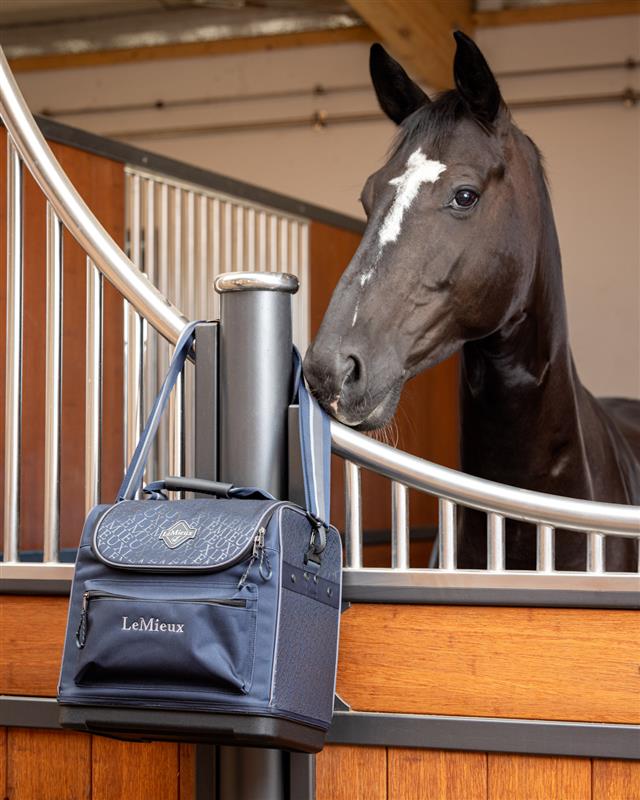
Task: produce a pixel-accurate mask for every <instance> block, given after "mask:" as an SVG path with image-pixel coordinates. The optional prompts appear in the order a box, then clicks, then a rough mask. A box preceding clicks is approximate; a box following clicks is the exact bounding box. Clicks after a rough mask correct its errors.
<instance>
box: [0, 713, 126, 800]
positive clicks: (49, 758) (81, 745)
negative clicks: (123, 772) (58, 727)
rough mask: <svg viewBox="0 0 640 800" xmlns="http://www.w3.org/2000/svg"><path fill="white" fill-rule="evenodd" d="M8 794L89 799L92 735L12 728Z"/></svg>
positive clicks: (36, 799)
mask: <svg viewBox="0 0 640 800" xmlns="http://www.w3.org/2000/svg"><path fill="white" fill-rule="evenodd" d="M7 796H8V798H9V800H87V798H89V797H91V739H90V737H89V736H86V735H84V734H81V733H73V732H67V731H41V730H33V729H27V728H10V729H9V731H8V737H7ZM123 796H124V795H123Z"/></svg>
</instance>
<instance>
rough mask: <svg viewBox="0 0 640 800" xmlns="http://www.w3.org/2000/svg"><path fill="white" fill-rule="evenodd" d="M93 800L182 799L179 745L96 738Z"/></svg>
mask: <svg viewBox="0 0 640 800" xmlns="http://www.w3.org/2000/svg"><path fill="white" fill-rule="evenodd" d="M92 773H93V780H92V784H93V786H92V794H91V800H124V798H126V800H178V798H179V794H178V791H179V781H180V775H179V767H178V745H177V744H174V743H172V742H153V743H150V744H146V743H137V742H118V741H115V740H113V739H103V738H101V737H100V736H95V737H94V738H93V759H92Z"/></svg>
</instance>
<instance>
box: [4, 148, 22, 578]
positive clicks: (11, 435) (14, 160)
mask: <svg viewBox="0 0 640 800" xmlns="http://www.w3.org/2000/svg"><path fill="white" fill-rule="evenodd" d="M22 188H23V187H22V164H21V161H20V157H19V155H18V151H17V150H16V148H15V145H14V144H13V142H12V141H11V138H10V137H7V341H6V371H5V376H6V377H5V381H6V383H5V422H4V437H5V439H4V562H5V564H6V563H7V562H10V561H17V560H18V532H19V529H20V446H21V437H20V428H21V418H22V414H21V409H22V300H23V245H24V242H23V230H22V211H23V209H22Z"/></svg>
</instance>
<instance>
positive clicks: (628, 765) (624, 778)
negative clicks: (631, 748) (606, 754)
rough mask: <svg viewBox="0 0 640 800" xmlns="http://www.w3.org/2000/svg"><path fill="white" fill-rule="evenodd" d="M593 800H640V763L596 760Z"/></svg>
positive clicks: (593, 774)
mask: <svg viewBox="0 0 640 800" xmlns="http://www.w3.org/2000/svg"><path fill="white" fill-rule="evenodd" d="M591 800H640V761H614V760H610V759H599V758H594V759H593V771H592V798H591Z"/></svg>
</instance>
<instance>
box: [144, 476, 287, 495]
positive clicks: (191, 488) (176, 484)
mask: <svg viewBox="0 0 640 800" xmlns="http://www.w3.org/2000/svg"><path fill="white" fill-rule="evenodd" d="M143 491H144V493H145V494H149V495H151V496H152V497H153V498H154V499H156V500H166V495H164V494H163V492H164V491H169V492H198V493H199V494H211V495H213V496H214V497H226V498H232V497H240V498H242V499H243V500H274V499H275V498H274V497H273V495H271V494H269V492H265V491H264V489H255V488H253V487H251V486H234V485H233V484H232V483H222V482H221V481H208V480H205V479H204V478H183V477H178V476H177V475H170V476H169V477H167V478H162V480H158V481H153V482H152V483H148V484H147V485H146V486H145V487H144V489H143Z"/></svg>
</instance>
